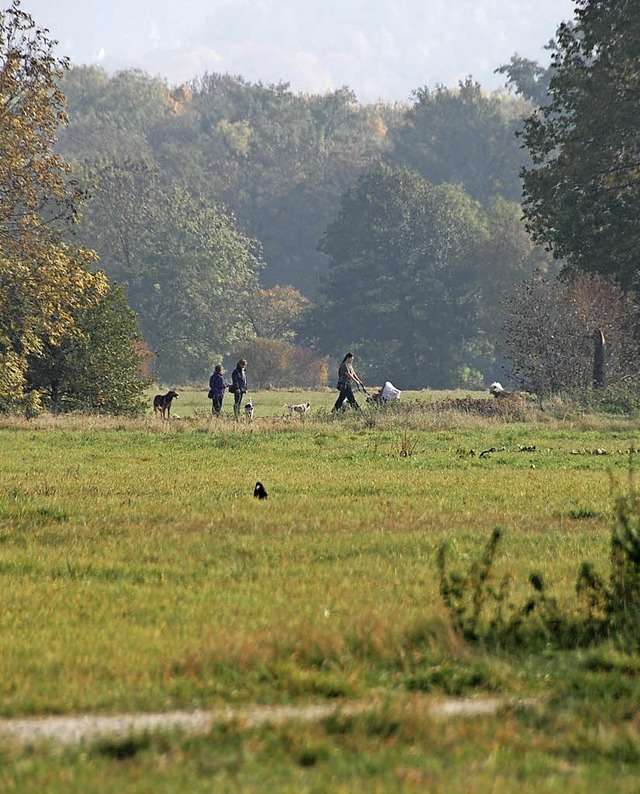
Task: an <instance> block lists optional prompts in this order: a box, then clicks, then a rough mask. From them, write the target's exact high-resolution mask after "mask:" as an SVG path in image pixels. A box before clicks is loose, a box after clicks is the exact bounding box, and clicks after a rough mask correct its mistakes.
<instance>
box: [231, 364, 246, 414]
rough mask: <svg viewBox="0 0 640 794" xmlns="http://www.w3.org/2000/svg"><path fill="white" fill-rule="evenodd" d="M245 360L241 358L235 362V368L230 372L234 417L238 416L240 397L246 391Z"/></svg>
mask: <svg viewBox="0 0 640 794" xmlns="http://www.w3.org/2000/svg"><path fill="white" fill-rule="evenodd" d="M246 369H247V362H246V361H245V360H244V359H243V358H241V359H240V361H238V363H237V364H236V368H235V369H234V370H233V372H232V373H231V383H232V386H233V415H234V416H235V418H236V419H239V418H240V405H241V404H242V398H243V397H244V395H245V394H246V393H247V391H248V389H247V373H246Z"/></svg>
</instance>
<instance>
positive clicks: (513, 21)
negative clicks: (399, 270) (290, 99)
mask: <svg viewBox="0 0 640 794" xmlns="http://www.w3.org/2000/svg"><path fill="white" fill-rule="evenodd" d="M5 5H8V3H5ZM21 8H22V9H23V10H24V11H26V12H28V13H29V14H31V16H32V17H33V18H34V19H35V21H36V23H37V24H38V25H39V26H41V27H45V28H47V29H48V30H49V31H50V34H51V37H52V38H54V39H56V40H58V41H59V42H60V44H59V49H58V54H59V55H68V56H69V57H70V58H71V60H72V61H73V62H74V63H76V64H86V63H93V64H99V65H101V66H102V67H104V68H105V69H106V70H107V71H108V72H109V73H111V72H114V71H116V70H118V69H128V68H133V67H136V68H140V69H143V70H144V71H146V72H148V73H149V74H151V75H154V76H155V75H160V76H161V77H163V78H166V80H167V81H168V82H169V83H170V84H172V85H173V84H177V83H181V82H184V81H186V80H190V79H192V78H194V77H198V76H201V75H203V74H204V73H205V72H222V73H227V72H228V73H230V74H233V75H241V76H242V77H244V78H246V79H247V80H250V81H251V82H257V81H262V82H263V83H277V82H288V83H290V84H291V88H292V90H294V91H296V92H297V91H305V92H311V93H324V92H325V91H329V90H333V89H337V88H340V87H342V86H344V85H346V86H348V87H349V88H351V89H353V90H354V91H355V92H356V95H357V98H358V100H360V101H361V102H371V101H375V100H376V99H382V100H385V101H394V100H399V101H405V100H408V99H410V95H411V92H412V91H413V90H414V89H416V88H420V87H425V86H426V87H428V88H434V87H435V86H436V85H438V84H441V85H445V86H447V87H453V86H455V85H456V84H457V82H458V80H460V79H463V78H464V77H466V76H467V75H471V76H472V77H473V78H474V79H475V80H477V81H478V82H480V83H481V85H482V86H483V87H485V88H487V89H494V88H499V87H500V86H501V85H503V84H504V80H503V78H502V77H501V76H500V75H495V74H493V71H494V69H495V68H496V67H498V66H500V65H501V64H503V63H507V62H508V61H509V59H510V57H511V55H513V54H514V53H515V52H517V53H518V54H520V55H522V56H525V57H527V58H531V59H533V60H536V61H540V62H542V63H546V53H545V51H544V50H543V46H544V45H545V44H546V43H547V42H548V41H549V39H550V38H552V37H553V36H554V34H555V30H556V27H557V26H558V24H559V23H560V22H562V21H563V20H566V19H571V18H572V17H573V10H574V3H573V0H22V2H21Z"/></svg>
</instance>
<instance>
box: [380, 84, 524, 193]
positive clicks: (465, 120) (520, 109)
mask: <svg viewBox="0 0 640 794" xmlns="http://www.w3.org/2000/svg"><path fill="white" fill-rule="evenodd" d="M413 93H414V96H415V102H414V105H413V107H412V108H410V110H409V111H408V112H407V113H406V114H405V117H404V120H403V124H402V125H401V126H400V127H399V128H398V129H397V131H396V132H395V136H394V144H395V146H394V151H393V159H394V161H395V162H397V163H400V164H402V165H404V166H407V167H409V168H412V169H413V170H415V171H417V172H418V173H419V174H421V175H422V176H423V177H424V178H425V179H426V180H427V181H429V182H432V183H434V184H436V185H439V184H444V183H451V184H460V185H462V186H463V187H464V189H465V190H466V192H467V193H469V195H471V196H473V198H474V199H477V200H478V201H481V202H482V203H483V204H488V203H489V201H490V200H491V199H492V198H495V197H497V196H501V197H502V198H505V199H508V200H510V201H518V200H519V199H520V192H521V187H520V181H519V179H518V172H519V170H520V169H521V168H522V166H523V165H524V163H525V161H526V155H524V154H523V152H522V150H521V148H520V146H519V144H518V141H517V139H516V136H515V132H516V130H517V129H518V128H519V127H520V126H521V119H522V116H523V114H524V112H525V107H524V105H523V104H522V103H520V102H518V101H516V100H514V98H513V97H509V96H504V95H500V94H498V93H496V94H487V93H486V92H484V91H482V88H481V86H480V85H479V84H478V83H476V82H474V81H473V80H472V79H471V78H467V79H466V80H465V81H464V82H460V83H459V85H458V86H457V88H453V89H452V88H445V87H443V86H438V87H437V88H436V89H435V90H434V91H430V90H429V89H428V88H427V87H424V88H419V89H417V90H416V91H414V92H413Z"/></svg>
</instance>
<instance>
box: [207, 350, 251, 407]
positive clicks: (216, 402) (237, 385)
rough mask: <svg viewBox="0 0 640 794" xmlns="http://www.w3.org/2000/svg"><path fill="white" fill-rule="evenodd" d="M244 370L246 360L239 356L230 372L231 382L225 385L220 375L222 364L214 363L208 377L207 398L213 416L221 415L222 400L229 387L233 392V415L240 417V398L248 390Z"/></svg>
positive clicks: (245, 368)
mask: <svg viewBox="0 0 640 794" xmlns="http://www.w3.org/2000/svg"><path fill="white" fill-rule="evenodd" d="M246 370H247V362H246V360H245V359H244V358H241V359H240V361H238V363H237V364H236V368H235V369H234V370H233V372H232V373H231V383H230V384H229V385H227V384H226V383H225V380H224V377H223V375H222V364H216V366H215V367H214V370H213V374H212V375H211V377H210V378H209V398H210V399H211V413H212V414H213V415H214V416H221V415H222V401H223V400H224V395H225V393H226V391H227V389H229V391H230V392H231V393H232V394H233V415H234V416H235V418H236V419H239V418H240V406H241V405H242V398H243V397H244V395H245V394H246V393H247V390H248V388H247V372H246Z"/></svg>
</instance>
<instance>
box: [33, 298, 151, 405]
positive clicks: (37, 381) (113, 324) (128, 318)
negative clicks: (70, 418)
mask: <svg viewBox="0 0 640 794" xmlns="http://www.w3.org/2000/svg"><path fill="white" fill-rule="evenodd" d="M74 320H75V333H74V334H73V335H72V336H66V337H65V338H64V339H62V340H61V341H60V342H59V343H58V344H53V343H52V342H51V341H50V340H45V341H44V342H43V344H42V345H41V348H40V351H39V352H38V353H37V354H33V355H31V356H30V357H29V369H28V372H27V383H28V388H29V389H34V390H37V391H38V392H39V393H40V394H41V395H42V403H43V405H44V407H45V408H47V409H49V410H51V411H53V412H54V413H60V412H65V411H75V410H83V411H91V412H92V413H107V414H127V415H136V414H140V413H142V411H143V410H144V408H145V406H146V402H147V401H146V399H145V389H146V386H147V385H148V383H147V381H146V380H145V379H144V378H143V377H142V376H141V371H142V369H143V366H144V364H145V358H146V357H145V352H144V347H143V345H142V339H141V336H140V331H139V329H138V324H137V322H136V318H135V314H134V313H133V312H132V311H131V309H130V308H129V307H128V305H127V302H126V300H125V297H124V293H123V291H122V289H121V288H120V287H119V286H115V287H113V288H111V289H110V290H109V291H108V292H107V294H106V295H105V296H104V297H102V298H101V299H100V300H99V301H98V302H97V303H96V304H94V305H90V306H83V307H81V308H79V309H78V310H77V311H76V312H74Z"/></svg>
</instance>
